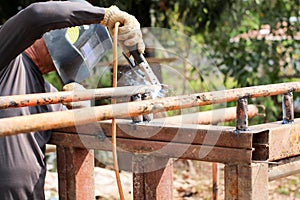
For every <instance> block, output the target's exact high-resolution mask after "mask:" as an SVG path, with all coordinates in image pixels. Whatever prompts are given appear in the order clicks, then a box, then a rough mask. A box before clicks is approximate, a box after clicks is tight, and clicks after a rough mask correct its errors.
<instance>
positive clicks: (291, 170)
mask: <svg viewBox="0 0 300 200" xmlns="http://www.w3.org/2000/svg"><path fill="white" fill-rule="evenodd" d="M299 166H300V156H297V157H292V158H287V159H284V160H280V161H278V162H277V163H276V164H271V165H270V167H269V181H273V180H276V179H280V178H285V177H287V176H291V175H295V174H299V173H300V168H299Z"/></svg>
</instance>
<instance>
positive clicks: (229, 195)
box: [224, 163, 269, 200]
mask: <svg viewBox="0 0 300 200" xmlns="http://www.w3.org/2000/svg"><path fill="white" fill-rule="evenodd" d="M224 170H225V171H224V176H225V200H267V199H268V198H269V197H268V196H269V195H268V193H269V191H268V164H267V163H252V164H242V163H240V164H226V165H225V169H224Z"/></svg>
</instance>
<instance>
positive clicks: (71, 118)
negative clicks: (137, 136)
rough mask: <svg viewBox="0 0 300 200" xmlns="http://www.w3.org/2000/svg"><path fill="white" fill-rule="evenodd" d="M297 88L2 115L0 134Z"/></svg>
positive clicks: (295, 85)
mask: <svg viewBox="0 0 300 200" xmlns="http://www.w3.org/2000/svg"><path fill="white" fill-rule="evenodd" d="M293 90H294V91H296V92H298V91H300V83H297V82H293V83H281V84H273V85H262V86H254V87H247V88H239V89H231V90H224V91H216V92H206V93H198V94H191V95H183V96H175V97H166V98H160V99H152V100H145V101H140V102H129V103H120V104H114V105H105V106H97V107H92V108H82V109H77V110H71V111H61V112H52V113H42V114H36V115H30V116H19V117H11V118H4V119H1V120H0V136H5V135H13V134H17V133H23V132H29V131H37V130H49V129H55V128H65V127H70V126H75V125H83V124H88V123H92V122H95V121H102V120H108V119H112V118H123V117H132V116H138V115H143V114H149V113H157V112H164V111H169V110H179V109H183V108H190V107H196V106H204V105H209V104H214V103H223V102H231V101H236V100H238V99H240V98H241V97H249V98H256V97H264V96H271V95H278V94H283V93H286V92H288V91H293Z"/></svg>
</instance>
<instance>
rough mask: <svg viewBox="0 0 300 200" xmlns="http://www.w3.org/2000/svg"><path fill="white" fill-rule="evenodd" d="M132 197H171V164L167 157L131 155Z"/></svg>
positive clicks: (136, 199) (137, 198) (136, 198)
mask: <svg viewBox="0 0 300 200" xmlns="http://www.w3.org/2000/svg"><path fill="white" fill-rule="evenodd" d="M132 165H133V198H134V199H135V200H139V199H153V200H154V199H157V200H158V199H173V164H172V161H171V160H170V159H169V158H159V157H148V156H134V157H133V164H132Z"/></svg>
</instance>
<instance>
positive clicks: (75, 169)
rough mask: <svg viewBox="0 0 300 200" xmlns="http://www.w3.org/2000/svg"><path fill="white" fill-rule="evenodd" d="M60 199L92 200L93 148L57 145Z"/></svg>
mask: <svg viewBox="0 0 300 200" xmlns="http://www.w3.org/2000/svg"><path fill="white" fill-rule="evenodd" d="M57 173H58V181H59V184H58V187H59V199H60V200H81V199H84V200H94V199H95V194H94V150H87V149H80V148H72V147H63V146H57Z"/></svg>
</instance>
